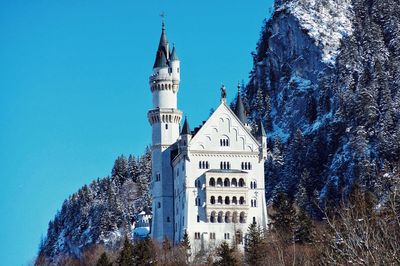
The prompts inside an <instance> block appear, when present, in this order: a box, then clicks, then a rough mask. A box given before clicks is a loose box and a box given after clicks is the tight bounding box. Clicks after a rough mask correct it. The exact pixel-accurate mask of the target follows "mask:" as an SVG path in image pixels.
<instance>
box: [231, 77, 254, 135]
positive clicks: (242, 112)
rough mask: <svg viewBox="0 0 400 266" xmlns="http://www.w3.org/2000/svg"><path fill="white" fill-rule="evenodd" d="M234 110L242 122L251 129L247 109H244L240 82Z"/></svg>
mask: <svg viewBox="0 0 400 266" xmlns="http://www.w3.org/2000/svg"><path fill="white" fill-rule="evenodd" d="M234 112H235V114H236V116H237V117H238V118H239V120H240V122H242V123H243V125H244V126H245V127H246V129H247V130H249V131H251V127H250V124H249V122H248V120H247V116H246V110H245V109H244V105H243V101H242V97H241V96H240V83H238V95H237V98H236V105H235V110H234Z"/></svg>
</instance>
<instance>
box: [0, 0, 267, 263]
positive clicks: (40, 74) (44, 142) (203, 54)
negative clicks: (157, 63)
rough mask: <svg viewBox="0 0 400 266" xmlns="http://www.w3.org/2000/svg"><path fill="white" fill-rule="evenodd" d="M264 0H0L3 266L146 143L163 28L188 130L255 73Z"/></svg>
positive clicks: (29, 253)
mask: <svg viewBox="0 0 400 266" xmlns="http://www.w3.org/2000/svg"><path fill="white" fill-rule="evenodd" d="M271 6H272V0H265V1H243V0H240V1H239V0H237V1H232V0H230V1H228V0H218V1H215V0H214V1H212V0H204V1H187V0H174V1H167V0H157V1H155V0H154V1H132V0H131V1H128V0H121V1H104V0H100V1H94V0H72V1H70V0H69V1H66V0H57V1H53V0H37V1H20V0H13V1H6V0H3V1H0V260H1V262H0V264H1V265H26V264H27V263H28V262H29V261H30V260H31V259H32V258H33V257H34V255H35V254H36V251H37V247H38V243H39V240H40V237H41V235H42V234H43V235H44V234H45V233H46V229H47V224H48V222H49V220H50V219H52V218H53V217H54V214H55V213H56V211H57V210H58V209H59V208H60V206H61V204H62V202H63V200H64V199H65V198H67V197H68V195H70V194H72V193H73V192H75V191H76V190H77V189H78V188H79V187H81V186H82V185H84V184H86V183H89V182H90V181H91V180H93V179H94V178H97V177H103V176H106V175H108V174H109V173H110V170H111V167H112V165H113V162H114V159H115V158H116V156H118V155H119V154H122V153H123V154H129V153H133V154H136V155H139V154H141V153H142V151H143V150H144V148H145V146H146V145H147V144H149V143H150V139H151V136H150V133H151V131H150V126H149V124H148V122H147V118H146V113H147V111H148V109H149V108H151V94H150V90H149V88H148V76H149V74H150V72H151V68H152V65H153V62H154V56H155V52H156V48H157V45H158V41H159V37H160V30H161V25H160V24H161V22H160V17H159V14H160V13H161V12H162V11H165V13H166V15H167V16H166V27H167V36H168V39H169V41H170V43H175V44H176V47H177V51H178V56H179V57H180V59H181V79H182V81H181V88H180V92H179V102H178V105H179V108H180V109H181V110H183V111H184V112H185V114H186V115H187V116H188V118H189V122H190V125H191V126H192V127H194V126H195V125H197V124H199V123H200V122H201V121H202V120H203V119H205V118H206V117H207V116H208V114H209V110H210V108H212V107H216V106H217V104H218V101H219V88H220V85H221V83H222V82H224V83H225V85H226V86H227V89H228V98H230V99H232V98H233V96H234V93H235V92H236V84H237V82H238V81H239V80H245V81H246V80H247V78H248V73H249V71H250V70H251V64H252V59H251V56H250V52H251V51H252V50H254V49H255V45H256V42H257V40H258V37H259V33H260V29H261V26H262V21H263V19H264V18H266V17H268V16H269V9H270V8H271Z"/></svg>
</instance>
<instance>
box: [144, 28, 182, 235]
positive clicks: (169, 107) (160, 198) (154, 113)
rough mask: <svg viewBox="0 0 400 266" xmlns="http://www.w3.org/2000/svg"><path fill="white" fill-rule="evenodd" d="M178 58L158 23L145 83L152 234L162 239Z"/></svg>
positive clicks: (176, 119) (169, 194)
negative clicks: (149, 103)
mask: <svg viewBox="0 0 400 266" xmlns="http://www.w3.org/2000/svg"><path fill="white" fill-rule="evenodd" d="M179 67H180V66H179V60H178V56H177V54H176V50H175V48H174V49H173V50H172V52H170V50H169V44H168V39H167V35H166V30H165V23H164V21H163V23H162V31H161V37H160V42H159V44H158V48H157V53H156V58H155V61H154V65H153V71H152V74H151V75H150V78H149V85H150V89H151V93H152V95H153V108H152V109H151V110H150V111H149V112H148V115H147V116H148V119H149V122H150V125H151V128H152V146H151V153H152V186H151V188H152V189H151V194H152V198H153V207H152V208H153V218H152V232H151V234H152V236H153V238H154V239H156V240H159V241H162V240H163V239H164V238H168V239H170V240H171V239H173V234H174V230H173V225H174V223H173V219H174V216H173V211H174V206H173V195H174V194H173V193H174V190H173V176H172V168H171V150H172V148H171V146H172V145H174V144H175V143H176V142H177V140H178V139H179V136H180V132H179V124H180V123H181V119H182V112H181V111H180V110H178V106H177V98H178V97H177V96H178V90H179V80H180V78H179Z"/></svg>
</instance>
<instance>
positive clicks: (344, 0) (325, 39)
mask: <svg viewBox="0 0 400 266" xmlns="http://www.w3.org/2000/svg"><path fill="white" fill-rule="evenodd" d="M277 12H288V13H290V14H293V16H294V17H296V18H297V19H298V21H299V24H300V27H301V28H302V29H304V30H305V31H306V32H307V34H308V35H309V36H310V37H311V38H312V39H313V40H314V42H315V43H316V45H317V46H318V47H320V48H321V50H322V60H323V62H324V63H327V64H334V63H335V60H336V56H337V55H338V53H339V48H340V45H341V42H342V40H343V38H345V37H348V36H351V35H352V34H353V23H352V20H353V17H354V12H353V7H352V4H351V0H297V1H290V2H286V3H284V4H282V5H281V6H280V7H279V8H278V9H277Z"/></svg>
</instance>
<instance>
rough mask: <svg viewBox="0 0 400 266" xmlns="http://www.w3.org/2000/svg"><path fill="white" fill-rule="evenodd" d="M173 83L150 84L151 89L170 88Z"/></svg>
mask: <svg viewBox="0 0 400 266" xmlns="http://www.w3.org/2000/svg"><path fill="white" fill-rule="evenodd" d="M172 88H173V85H172V84H153V85H152V86H151V90H152V91H154V90H172Z"/></svg>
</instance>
